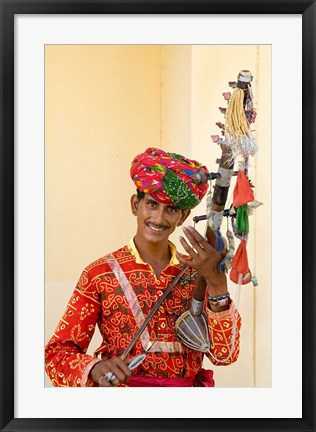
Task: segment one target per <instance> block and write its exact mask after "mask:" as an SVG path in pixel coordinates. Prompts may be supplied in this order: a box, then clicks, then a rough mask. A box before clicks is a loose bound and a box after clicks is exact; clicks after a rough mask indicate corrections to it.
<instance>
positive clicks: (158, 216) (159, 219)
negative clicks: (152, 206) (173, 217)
mask: <svg viewBox="0 0 316 432" xmlns="http://www.w3.org/2000/svg"><path fill="white" fill-rule="evenodd" d="M164 222H165V211H164V208H162V207H158V208H157V209H156V213H155V223H156V224H157V225H164Z"/></svg>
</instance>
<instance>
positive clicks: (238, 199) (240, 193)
mask: <svg viewBox="0 0 316 432" xmlns="http://www.w3.org/2000/svg"><path fill="white" fill-rule="evenodd" d="M254 199H255V197H254V194H253V190H252V189H251V187H250V184H249V180H248V178H247V176H246V174H245V173H244V172H243V171H239V172H238V177H237V181H236V185H235V189H234V199H233V206H234V207H239V206H242V205H244V204H247V203H249V202H251V201H253V200H254Z"/></svg>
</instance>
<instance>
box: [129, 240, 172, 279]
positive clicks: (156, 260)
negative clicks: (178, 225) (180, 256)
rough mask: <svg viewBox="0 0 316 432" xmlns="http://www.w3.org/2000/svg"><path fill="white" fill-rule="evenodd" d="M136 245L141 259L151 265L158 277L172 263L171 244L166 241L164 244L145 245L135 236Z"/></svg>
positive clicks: (147, 243)
mask: <svg viewBox="0 0 316 432" xmlns="http://www.w3.org/2000/svg"><path fill="white" fill-rule="evenodd" d="M134 243H135V246H136V248H137V251H138V253H139V255H140V257H141V259H142V260H143V261H144V262H146V263H147V264H149V265H151V267H152V268H153V270H154V272H155V274H156V276H157V277H159V275H160V273H161V271H162V270H163V269H164V268H165V267H166V266H167V265H168V264H169V262H170V258H171V251H170V247H169V242H168V241H166V242H164V243H163V244H162V243H149V242H146V244H144V243H143V242H142V241H141V240H139V239H138V238H137V236H135V237H134Z"/></svg>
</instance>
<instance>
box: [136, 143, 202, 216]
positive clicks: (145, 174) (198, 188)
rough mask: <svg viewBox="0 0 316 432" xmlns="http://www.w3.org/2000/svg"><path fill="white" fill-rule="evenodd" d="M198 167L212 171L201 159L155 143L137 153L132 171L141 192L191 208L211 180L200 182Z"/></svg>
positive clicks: (200, 198)
mask: <svg viewBox="0 0 316 432" xmlns="http://www.w3.org/2000/svg"><path fill="white" fill-rule="evenodd" d="M198 171H200V172H201V171H202V172H204V174H208V170H207V168H206V167H205V166H203V165H202V164H200V163H199V162H196V161H194V160H190V159H187V158H185V157H184V156H181V155H179V154H176V153H166V152H164V151H163V150H160V149H157V148H153V147H151V148H148V149H147V150H146V151H145V152H144V153H141V154H140V155H138V156H136V157H135V159H134V160H133V162H132V166H131V170H130V174H131V178H132V180H133V181H134V183H135V185H136V187H137V189H139V190H140V191H141V192H145V193H148V194H150V195H151V196H152V197H153V198H154V199H155V200H156V201H158V202H160V203H162V204H167V205H175V206H176V207H179V208H180V209H182V210H190V209H192V208H194V207H195V206H197V205H198V204H199V203H200V202H201V200H202V198H203V197H204V195H205V194H206V192H207V189H208V182H207V181H206V182H202V183H204V184H197V183H196V181H197V180H196V179H195V178H194V175H195V174H196V173H197V172H198Z"/></svg>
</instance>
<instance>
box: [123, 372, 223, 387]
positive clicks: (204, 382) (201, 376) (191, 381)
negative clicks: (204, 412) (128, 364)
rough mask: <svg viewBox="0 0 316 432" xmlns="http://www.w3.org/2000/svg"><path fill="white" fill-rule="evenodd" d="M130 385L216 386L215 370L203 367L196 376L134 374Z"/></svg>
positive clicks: (128, 384) (129, 382) (129, 381)
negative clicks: (173, 376)
mask: <svg viewBox="0 0 316 432" xmlns="http://www.w3.org/2000/svg"><path fill="white" fill-rule="evenodd" d="M126 385H127V386H128V387H214V386H215V382H214V379H213V371H212V370H206V369H201V370H200V371H199V372H198V373H197V374H196V376H195V378H154V377H150V376H143V375H132V376H131V378H130V379H129V380H128V382H127V383H126Z"/></svg>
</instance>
